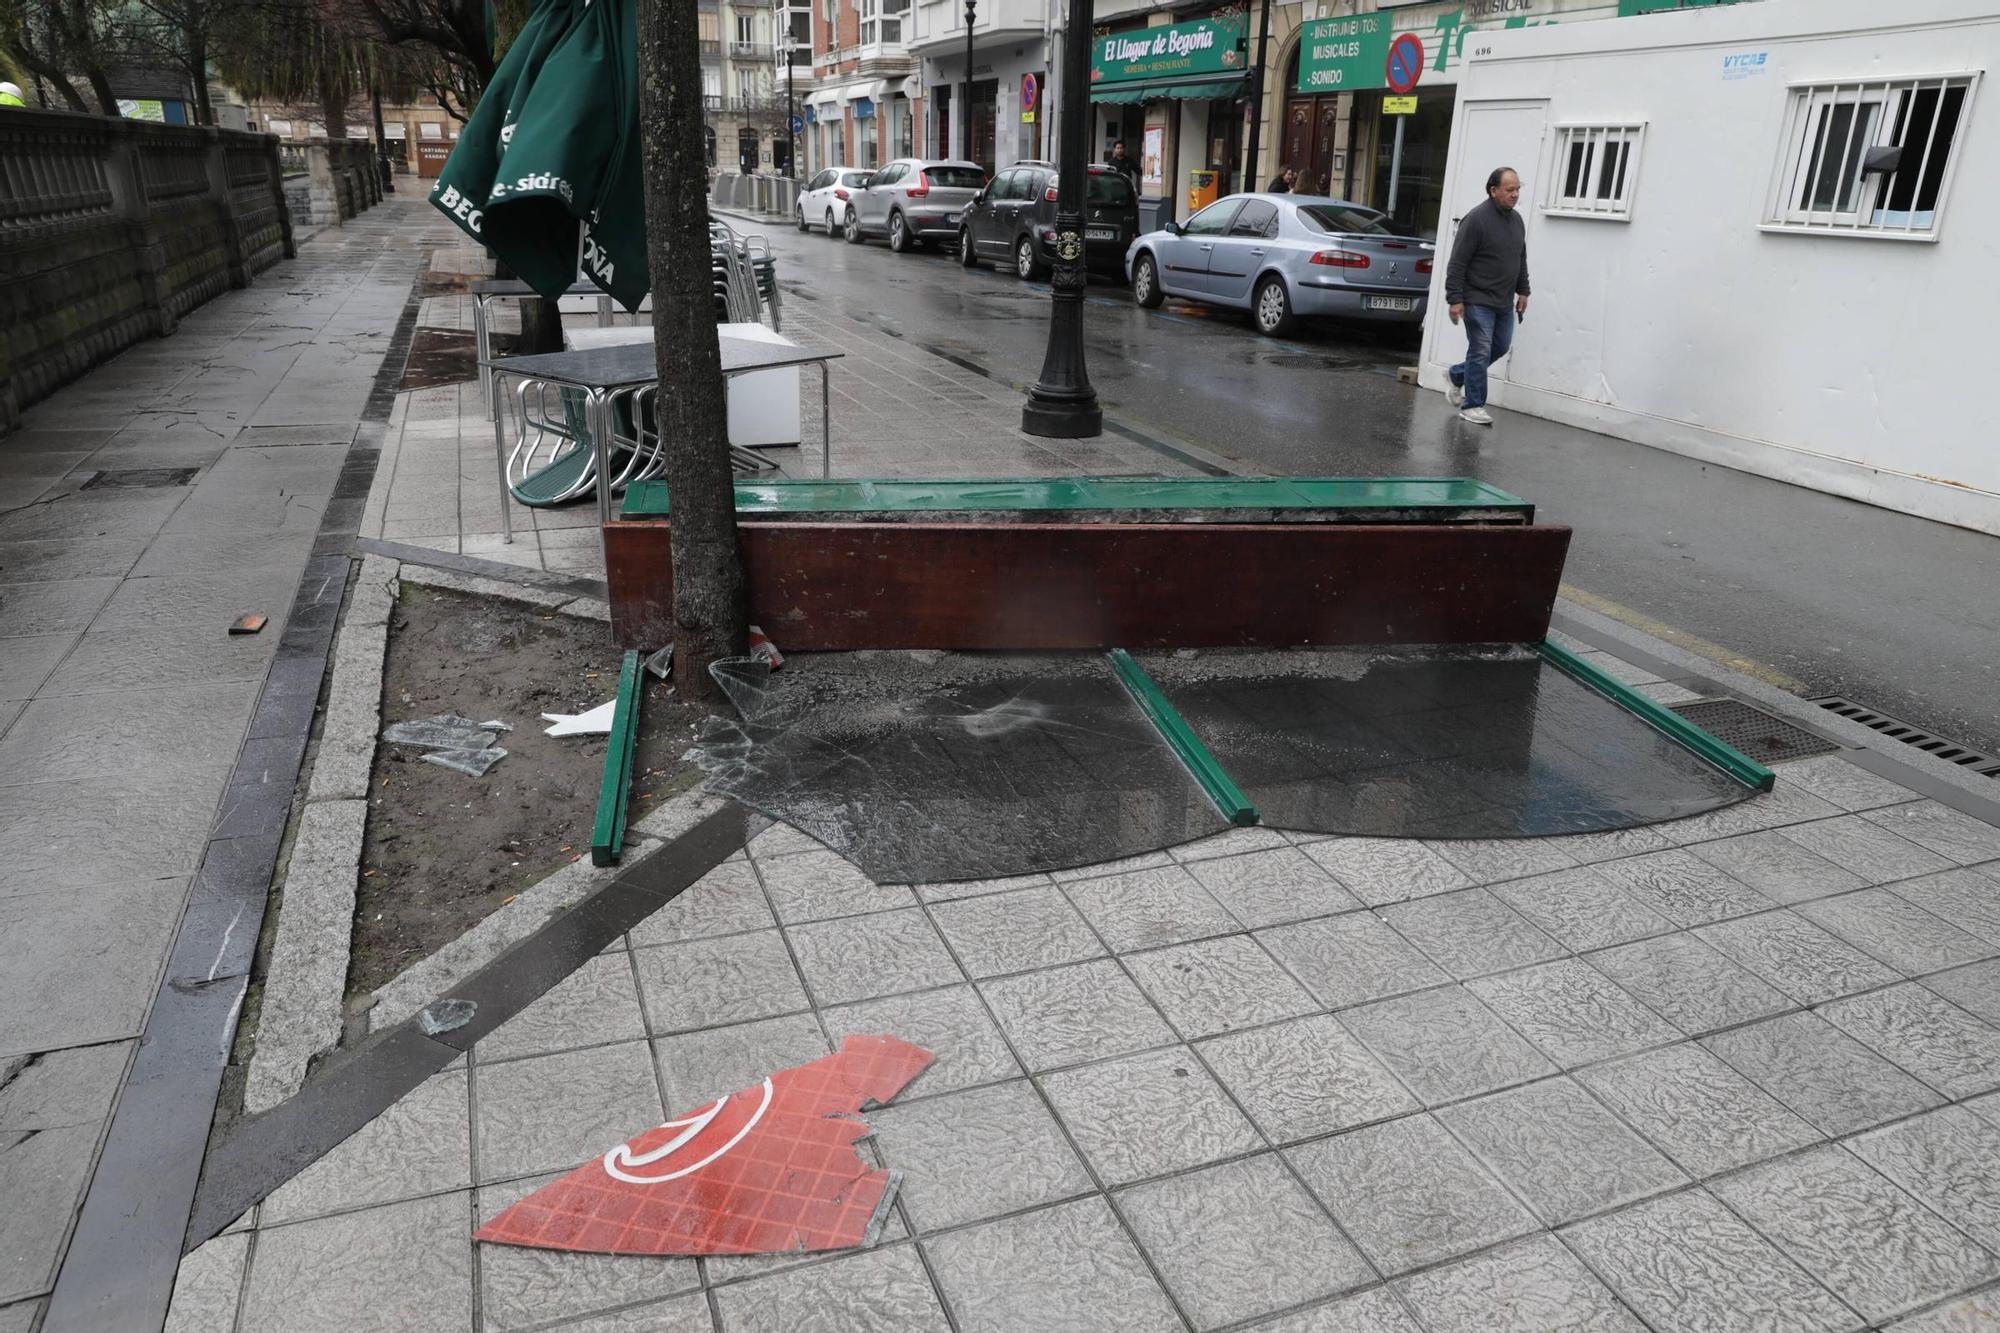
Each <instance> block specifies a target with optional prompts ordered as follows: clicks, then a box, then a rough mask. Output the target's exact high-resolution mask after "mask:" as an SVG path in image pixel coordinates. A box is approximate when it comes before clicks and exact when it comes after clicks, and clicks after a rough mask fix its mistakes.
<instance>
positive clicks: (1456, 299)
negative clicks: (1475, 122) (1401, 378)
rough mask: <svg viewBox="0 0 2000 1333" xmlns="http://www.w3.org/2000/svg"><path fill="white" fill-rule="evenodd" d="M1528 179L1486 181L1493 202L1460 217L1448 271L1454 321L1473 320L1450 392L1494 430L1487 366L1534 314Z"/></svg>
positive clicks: (1509, 176) (1497, 175) (1467, 416)
mask: <svg viewBox="0 0 2000 1333" xmlns="http://www.w3.org/2000/svg"><path fill="white" fill-rule="evenodd" d="M1520 202H1521V178H1520V177H1519V176H1518V175H1516V174H1515V172H1514V169H1513V168H1512V167H1499V168H1496V169H1495V170H1494V172H1493V174H1492V175H1490V176H1488V177H1487V178H1486V202H1485V203H1482V204H1479V205H1477V206H1476V207H1474V208H1473V210H1472V211H1471V212H1469V213H1467V214H1466V215H1465V216H1464V217H1463V218H1461V219H1459V223H1458V234H1457V235H1456V236H1454V237H1453V238H1452V242H1451V263H1450V264H1449V265H1448V266H1446V268H1445V273H1444V299H1445V301H1446V302H1447V303H1448V304H1449V305H1450V307H1451V322H1452V323H1454V324H1456V323H1458V322H1459V320H1460V319H1463V320H1464V321H1465V360H1463V361H1461V362H1459V363H1458V364H1457V365H1455V366H1453V367H1452V368H1451V388H1450V389H1448V390H1447V391H1446V393H1445V397H1446V398H1448V399H1450V401H1451V405H1452V406H1453V407H1456V408H1457V409H1458V415H1459V416H1460V417H1461V418H1462V419H1464V420H1466V421H1470V422H1471V423H1473V424H1474V425H1475V426H1490V425H1492V424H1493V414H1492V413H1490V412H1488V411H1487V410H1486V368H1487V367H1488V366H1490V365H1492V364H1493V363H1494V362H1495V361H1498V360H1499V359H1500V358H1501V357H1503V356H1505V355H1507V352H1508V349H1510V348H1511V347H1513V345H1514V321H1515V319H1516V318H1518V317H1522V316H1525V315H1526V314H1527V313H1528V228H1527V224H1525V223H1523V222H1522V221H1521V214H1520V211H1519V209H1518V207H1517V205H1519V204H1520Z"/></svg>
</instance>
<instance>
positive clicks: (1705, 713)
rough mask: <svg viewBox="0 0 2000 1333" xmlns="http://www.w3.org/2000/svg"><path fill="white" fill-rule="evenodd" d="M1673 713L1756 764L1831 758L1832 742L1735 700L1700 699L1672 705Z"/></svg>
mask: <svg viewBox="0 0 2000 1333" xmlns="http://www.w3.org/2000/svg"><path fill="white" fill-rule="evenodd" d="M1673 710H1674V711H1675V712H1676V713H1679V714H1680V715H1681V716H1682V717H1684V718H1686V719H1687V720H1688V721H1690V722H1692V723H1694V724H1695V725H1696V726H1697V727H1700V728H1701V729H1702V730H1703V731H1705V732H1707V733H1708V734H1709V735H1711V736H1713V737H1715V738H1716V739H1717V740H1719V741H1724V742H1726V743H1728V744H1730V745H1733V746H1735V747H1736V748H1737V749H1738V750H1741V751H1742V752H1743V753H1744V754H1747V755H1749V756H1750V757H1751V758H1752V759H1755V760H1756V761H1757V762H1758V763H1760V764H1775V763H1779V762H1781V761H1783V760H1786V759H1806V758H1809V757H1811V756H1813V755H1816V754H1832V753H1833V752H1834V751H1836V750H1838V749H1839V748H1840V747H1839V746H1838V745H1835V744H1834V743H1833V742H1832V741H1829V740H1824V739H1822V738H1821V737H1818V736H1815V735H1813V734H1812V733H1811V732H1810V731H1807V730H1805V729H1804V728H1803V727H1795V726H1793V725H1792V724H1791V723H1789V722H1787V721H1785V720H1784V719H1783V718H1778V717H1773V716H1772V715H1771V714H1769V713H1767V712H1765V711H1764V710H1763V709H1761V708H1753V707H1752V706H1751V705H1749V704H1746V703H1742V702H1740V701H1739V700H1736V699H1702V700H1697V701H1696V702H1694V703H1686V704H1675V705H1673Z"/></svg>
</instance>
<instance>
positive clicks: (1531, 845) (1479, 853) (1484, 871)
mask: <svg viewBox="0 0 2000 1333" xmlns="http://www.w3.org/2000/svg"><path fill="white" fill-rule="evenodd" d="M1424 846H1426V847H1428V848H1429V849H1430V850H1432V851H1434V852H1436V853H1437V854H1438V855H1439V856H1442V857H1443V858H1444V859H1445V860H1447V861H1449V862H1451V863H1452V864H1453V865H1455V866H1457V867H1458V869H1459V871H1460V872H1461V873H1463V874H1464V876H1465V877H1466V878H1467V879H1469V880H1471V881H1472V882H1473V883H1474V884H1498V883H1501V882H1503V881H1505V880H1515V879H1525V878H1527V877H1528V876H1530V875H1545V874H1548V873H1549V872H1551V871H1556V870H1567V869H1569V868H1570V867H1572V866H1574V865H1576V863H1577V862H1576V858H1575V857H1573V856H1571V855H1570V854H1569V853H1568V852H1565V851H1564V850H1562V848H1561V847H1559V846H1556V845H1554V842H1553V840H1552V839H1548V838H1457V839H1451V838H1428V839H1425V841H1424Z"/></svg>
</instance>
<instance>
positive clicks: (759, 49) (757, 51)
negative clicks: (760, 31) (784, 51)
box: [729, 42, 777, 60]
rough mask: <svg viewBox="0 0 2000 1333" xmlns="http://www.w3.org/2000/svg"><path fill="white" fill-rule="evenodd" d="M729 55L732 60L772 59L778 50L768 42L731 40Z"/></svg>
mask: <svg viewBox="0 0 2000 1333" xmlns="http://www.w3.org/2000/svg"><path fill="white" fill-rule="evenodd" d="M729 55H730V58H731V59H732V60H772V59H775V58H776V56H777V52H776V51H775V50H774V49H773V48H772V46H771V44H770V43H768V42H731V43H730V44H729Z"/></svg>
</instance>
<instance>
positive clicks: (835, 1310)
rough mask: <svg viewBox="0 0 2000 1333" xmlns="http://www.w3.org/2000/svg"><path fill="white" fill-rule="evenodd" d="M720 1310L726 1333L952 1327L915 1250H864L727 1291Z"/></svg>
mask: <svg viewBox="0 0 2000 1333" xmlns="http://www.w3.org/2000/svg"><path fill="white" fill-rule="evenodd" d="M715 1304H716V1309H717V1310H718V1311H720V1312H721V1315H722V1330H723V1333H764V1331H765V1330H784V1331H785V1333H847V1331H848V1330H851V1329H868V1330H870V1331H871V1333H874V1331H875V1330H880V1333H927V1331H928V1330H937V1331H938V1333H945V1331H946V1330H948V1329H949V1328H950V1327H951V1325H950V1324H949V1323H948V1322H947V1321H946V1320H945V1314H944V1308H943V1307H942V1306H941V1305H939V1304H938V1298H937V1293H936V1292H934V1291H932V1290H931V1280H930V1277H929V1275H928V1274H926V1273H925V1272H924V1262H923V1259H922V1258H921V1257H920V1256H919V1255H918V1254H917V1247H916V1246H914V1245H897V1246H892V1247H890V1248H888V1249H879V1250H864V1251H862V1252H861V1253H859V1254H852V1255H843V1256H841V1257H840V1258H837V1259H834V1260H832V1261H830V1262H827V1263H818V1264H809V1265H806V1266H804V1267H801V1268H794V1269H790V1270H788V1271H786V1272H783V1273H777V1274H773V1275H772V1276H770V1277H760V1278H756V1279H754V1280H752V1281H749V1282H741V1283H737V1284H735V1285H732V1286H727V1287H722V1288H720V1289H718V1290H717V1292H716V1294H715Z"/></svg>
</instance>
